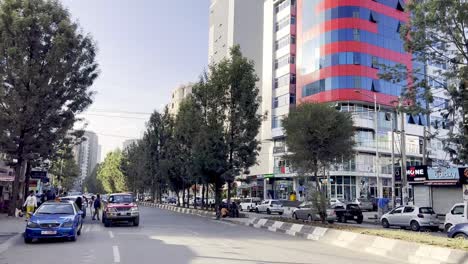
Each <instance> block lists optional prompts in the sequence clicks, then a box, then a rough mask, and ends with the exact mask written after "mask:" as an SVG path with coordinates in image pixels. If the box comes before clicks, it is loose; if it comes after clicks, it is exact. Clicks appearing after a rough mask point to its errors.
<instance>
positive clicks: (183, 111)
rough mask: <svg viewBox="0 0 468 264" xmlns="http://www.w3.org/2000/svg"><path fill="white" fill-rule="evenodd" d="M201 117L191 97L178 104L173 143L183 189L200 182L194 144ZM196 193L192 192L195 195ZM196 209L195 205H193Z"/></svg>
mask: <svg viewBox="0 0 468 264" xmlns="http://www.w3.org/2000/svg"><path fill="white" fill-rule="evenodd" d="M201 120H202V119H201V115H200V110H199V109H198V106H197V105H196V103H195V101H194V99H193V98H192V97H188V98H186V99H185V100H184V101H182V103H181V104H180V108H179V111H178V113H177V116H176V119H175V123H174V141H175V142H176V144H175V145H176V146H177V148H178V152H179V155H178V157H177V158H178V159H179V160H180V165H181V167H180V168H181V171H182V173H181V176H182V179H181V180H182V182H183V183H185V184H184V185H185V186H183V187H185V188H187V187H190V186H192V185H195V189H196V185H197V183H199V182H200V177H199V174H198V173H197V171H196V170H195V164H194V151H195V149H194V142H193V139H194V138H196V137H197V136H198V133H199V131H200V124H201ZM195 192H196V191H194V194H195ZM194 196H195V197H196V194H195V195H194ZM194 205H195V207H196V203H194Z"/></svg>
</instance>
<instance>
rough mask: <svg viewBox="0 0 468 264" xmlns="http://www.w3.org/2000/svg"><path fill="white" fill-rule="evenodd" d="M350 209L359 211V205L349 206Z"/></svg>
mask: <svg viewBox="0 0 468 264" xmlns="http://www.w3.org/2000/svg"><path fill="white" fill-rule="evenodd" d="M348 209H357V210H358V209H359V205H357V204H348Z"/></svg>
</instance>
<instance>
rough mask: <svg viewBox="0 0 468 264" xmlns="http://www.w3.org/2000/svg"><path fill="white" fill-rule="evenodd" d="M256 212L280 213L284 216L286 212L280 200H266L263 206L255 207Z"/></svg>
mask: <svg viewBox="0 0 468 264" xmlns="http://www.w3.org/2000/svg"><path fill="white" fill-rule="evenodd" d="M255 212H256V213H257V214H258V213H262V212H266V213H267V214H271V213H278V214H279V215H282V214H283V212H284V208H283V204H282V203H281V201H279V200H265V201H263V202H262V203H261V204H259V205H257V206H255Z"/></svg>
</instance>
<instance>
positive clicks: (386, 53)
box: [296, 0, 412, 106]
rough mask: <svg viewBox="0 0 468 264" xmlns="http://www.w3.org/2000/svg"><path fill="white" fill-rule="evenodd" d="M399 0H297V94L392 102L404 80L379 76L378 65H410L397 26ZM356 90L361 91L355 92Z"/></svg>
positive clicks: (306, 98)
mask: <svg viewBox="0 0 468 264" xmlns="http://www.w3.org/2000/svg"><path fill="white" fill-rule="evenodd" d="M403 8H404V1H403V0H375V1H373V0H298V1H297V29H296V30H297V42H296V43H297V57H296V65H297V72H296V76H297V77H296V98H297V103H301V102H311V101H313V102H336V101H364V102H372V103H373V99H372V98H373V93H376V95H377V102H378V103H379V104H382V105H388V106H390V105H393V102H394V101H396V100H397V97H398V96H399V95H400V94H401V89H402V88H403V87H405V86H406V82H407V81H408V80H404V81H402V82H400V83H393V82H389V81H385V80H380V79H379V78H378V73H379V71H381V70H382V69H381V68H382V64H385V65H390V66H391V65H395V64H404V65H406V66H407V67H408V68H409V69H411V68H412V60H411V58H412V55H411V54H409V53H407V52H405V50H404V47H403V44H404V42H403V40H402V39H401V37H400V28H401V26H402V25H404V24H405V23H407V22H408V20H409V15H408V14H407V13H405V12H404V11H403ZM356 90H359V91H360V92H359V93H357V92H356Z"/></svg>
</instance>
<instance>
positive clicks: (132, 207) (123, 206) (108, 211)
mask: <svg viewBox="0 0 468 264" xmlns="http://www.w3.org/2000/svg"><path fill="white" fill-rule="evenodd" d="M122 221H125V222H129V223H132V224H133V226H138V225H139V224H140V212H139V209H138V205H137V204H136V203H135V202H134V199H133V196H132V195H131V194H128V193H114V194H111V195H109V197H108V200H107V203H106V205H105V207H104V211H103V213H102V222H103V223H104V226H105V227H109V226H111V225H112V223H113V222H122Z"/></svg>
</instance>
